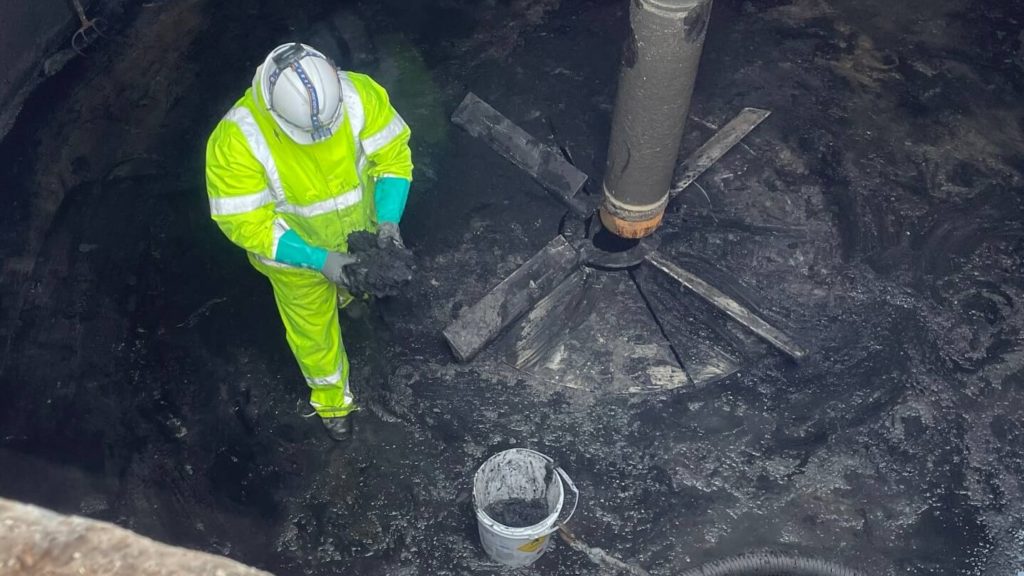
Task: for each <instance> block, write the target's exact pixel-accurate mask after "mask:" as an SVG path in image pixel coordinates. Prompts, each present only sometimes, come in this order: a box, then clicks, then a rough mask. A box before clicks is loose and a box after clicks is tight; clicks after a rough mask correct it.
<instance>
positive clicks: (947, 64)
mask: <svg viewBox="0 0 1024 576" xmlns="http://www.w3.org/2000/svg"><path fill="white" fill-rule="evenodd" d="M128 4H132V3H128ZM628 6H629V4H628V2H622V1H618V0H516V1H514V2H493V1H491V2H464V1H460V0H450V1H445V2H425V1H420V0H381V1H375V2H369V1H359V2H328V1H327V0H291V1H288V2H285V1H283V0H263V1H261V2H215V1H213V0H191V1H184V0H182V1H175V2H163V3H159V4H157V5H154V6H149V7H142V6H136V7H134V8H130V9H128V10H127V12H126V15H125V17H124V18H123V19H122V20H120V21H118V22H116V23H115V25H116V26H117V27H116V31H115V32H114V33H113V34H112V36H113V37H112V38H111V39H110V40H109V41H105V42H101V43H98V44H97V45H95V46H93V47H92V48H91V50H92V51H91V53H90V55H89V57H87V58H77V59H75V60H72V61H71V62H70V63H69V64H68V66H67V67H66V68H65V69H64V70H63V71H61V72H60V73H59V74H57V75H56V76H54V77H52V78H50V79H48V80H47V81H45V82H44V83H43V84H42V85H41V86H40V87H39V88H38V89H37V91H36V92H35V93H34V94H33V95H32V97H31V98H30V99H29V100H28V102H27V104H26V106H25V108H24V110H23V111H22V113H21V115H20V117H19V119H18V122H17V124H16V125H15V126H14V128H13V130H12V131H11V132H10V133H9V134H8V135H7V136H6V138H5V139H4V141H3V142H2V144H0V152H2V154H3V157H4V158H5V159H6V160H5V161H4V162H3V163H2V164H0V185H2V189H3V190H4V194H5V199H6V200H7V201H6V202H5V206H6V207H7V209H6V210H4V211H3V213H2V215H0V219H2V225H0V256H2V259H3V265H2V267H0V302H2V320H0V322H2V324H0V335H2V337H3V340H2V345H3V346H4V353H3V355H2V356H3V357H2V359H0V470H2V472H0V496H3V497H7V498H14V499H19V500H24V501H28V502H33V503H37V504H41V505H44V506H47V507H51V508H54V509H57V510H59V511H62V512H68V513H76V514H82V515H86V516H89V517H93V518H99V519H103V520H109V521H113V522H116V523H118V524H120V525H122V526H126V527H129V528H131V529H133V530H136V531H138V532H140V533H142V534H144V535H147V536H151V537H154V538H157V539H159V540H163V541H166V542H169V543H173V544H179V545H183V546H188V547H192V548H197V549H201V550H206V551H210V552H215V553H218V554H224V555H227V556H229V557H231V558H234V559H238V560H240V561H243V562H245V563H248V564H251V565H254V566H256V567H260V568H264V569H267V570H270V571H272V572H275V573H277V574H296V575H297V574H311V575H328V574H340V573H349V574H367V575H369V574H381V575H384V574H389V575H402V576H415V575H424V576H425V575H444V574H451V575H454V574H496V573H499V571H500V569H499V568H498V567H496V566H495V565H494V564H493V563H492V562H491V561H490V560H489V559H488V558H487V557H486V555H485V554H484V553H483V551H482V550H481V548H480V546H479V541H478V537H477V533H476V531H477V528H476V520H475V518H474V516H473V511H472V505H471V500H472V498H471V496H470V491H471V480H472V477H473V474H474V472H475V471H476V469H477V468H478V467H479V466H480V464H482V463H483V462H484V461H485V460H486V459H487V457H488V456H490V455H491V454H494V453H496V452H498V451H501V450H504V449H507V448H511V447H528V448H531V449H535V450H537V451H540V452H542V453H544V454H546V455H549V456H551V457H552V458H554V459H555V461H556V462H557V463H558V464H559V466H561V467H563V468H564V469H565V470H566V471H567V472H568V473H569V474H570V475H571V476H572V478H573V480H574V481H575V482H576V484H577V486H578V487H579V488H580V491H581V502H580V507H579V510H578V512H577V513H576V515H575V516H574V517H573V520H572V522H571V528H572V530H573V532H574V533H575V534H576V535H577V536H579V537H581V538H582V539H584V540H585V541H586V542H587V543H588V544H589V545H591V546H596V547H600V548H602V549H604V550H606V551H608V552H609V553H610V554H613V555H614V556H616V557H618V558H620V559H622V560H624V561H627V562H629V563H632V564H636V565H639V566H642V567H643V568H644V569H645V570H647V571H649V572H650V573H651V574H654V575H671V574H676V573H679V572H681V571H682V570H684V569H686V568H689V567H692V566H694V565H697V564H699V563H702V562H704V561H709V560H713V559H717V558H721V557H725V556H728V555H732V554H738V553H742V552H747V551H760V550H781V551H785V552H795V553H801V554H807V555H812V556H820V557H824V558H827V559H830V560H834V561H837V562H840V563H842V564H845V565H848V566H853V567H857V568H859V569H861V570H863V571H864V572H866V573H871V574H892V575H896V574H901V575H902V574H912V575H925V574H985V575H988V574H991V575H999V576H1006V575H1010V576H1013V575H1015V574H1017V573H1018V572H1019V571H1021V570H1024V528H1022V527H1024V494H1022V486H1024V424H1022V423H1024V336H1022V329H1024V258H1022V254H1024V195H1022V193H1021V190H1022V189H1024V188H1022V185H1024V107H1022V105H1021V102H1022V101H1024V47H1022V44H1024V37H1022V36H1021V22H1024V6H1022V5H1021V4H1020V3H1019V2H1010V1H1000V2H987V3H979V2H973V1H970V0H928V1H924V0H908V1H906V2H902V3H899V2H891V1H890V2H882V1H879V0H717V1H716V2H715V5H714V8H713V11H712V14H711V22H710V27H709V32H708V38H707V43H706V45H705V49H704V56H703V60H702V64H701V69H700V73H699V76H698V79H697V87H696V92H695V94H694V98H693V105H692V108H691V111H690V115H691V118H690V119H689V121H688V123H687V129H686V135H685V137H684V140H683V149H682V153H683V154H684V155H686V154H689V153H690V152H691V151H693V150H695V149H697V147H699V146H700V144H701V143H703V142H704V141H705V140H707V139H708V138H709V137H710V136H711V135H712V134H714V133H715V131H716V129H717V127H720V126H722V125H724V124H725V123H726V122H728V121H729V119H730V118H732V117H733V116H735V115H736V114H737V113H738V112H739V111H740V110H741V109H742V108H743V107H747V106H751V107H757V108H763V109H767V110H771V111H772V115H771V116H770V117H769V118H768V119H767V120H766V121H765V122H764V123H763V124H762V125H760V126H759V127H758V128H757V129H756V130H754V131H753V132H752V133H751V134H750V135H749V136H748V137H747V138H745V139H744V140H743V142H742V143H741V144H740V145H739V146H737V147H736V148H735V149H733V150H732V151H731V152H730V153H729V154H728V155H727V156H725V157H724V158H723V159H721V160H720V161H719V162H718V163H716V164H715V165H714V166H713V167H711V169H709V170H708V172H706V173H705V174H704V175H703V176H702V177H701V178H700V179H698V180H697V182H696V183H695V184H694V185H692V186H690V187H689V188H687V189H686V190H684V191H683V192H682V193H681V194H680V195H679V196H678V197H677V198H676V199H675V200H674V201H673V202H672V203H671V204H670V206H669V210H668V213H667V214H666V217H665V222H664V224H663V226H662V228H661V230H660V232H659V234H660V239H661V245H660V248H659V250H660V252H661V253H663V254H664V255H666V257H668V258H671V259H672V260H673V261H675V262H678V263H680V264H681V265H684V266H686V267H687V269H689V270H692V271H694V272H695V273H698V274H700V275H701V276H702V277H704V278H707V279H709V280H712V281H714V282H715V284H716V285H717V286H718V287H719V288H721V289H722V290H723V291H725V292H727V293H728V294H729V295H731V296H733V297H735V298H736V299H737V300H739V301H742V302H744V303H745V304H746V305H749V306H750V307H752V308H755V309H756V310H758V311H759V312H760V313H761V314H763V315H764V316H765V317H766V318H768V319H770V320H771V321H772V322H774V323H777V324H778V325H779V326H782V327H784V328H785V329H786V330H787V331H789V332H790V333H792V334H793V335H794V336H795V337H797V338H799V339H800V341H801V342H802V343H803V344H804V345H806V346H807V347H808V348H809V349H810V354H809V358H808V359H807V360H806V361H805V362H803V363H801V364H800V365H796V364H794V363H793V362H792V361H790V360H788V359H786V358H785V357H783V356H781V355H780V354H779V353H778V352H776V351H775V350H773V349H772V348H771V347H770V346H768V345H766V344H765V343H764V342H762V341H761V340H759V339H758V338H757V337H755V336H753V335H752V334H751V333H749V332H748V331H746V330H745V329H744V328H742V327H741V326H739V325H738V324H736V323H734V322H733V321H731V320H729V319H728V318H727V317H726V316H724V315H723V314H721V313H719V312H718V311H716V310H715V309H713V308H709V307H708V306H707V304H706V303H705V302H703V301H702V300H700V299H699V298H697V297H696V296H694V295H692V294H690V293H687V292H685V291H681V290H679V288H678V285H677V284H675V283H674V282H673V281H672V280H671V279H669V278H667V277H665V276H664V275H663V274H661V273H660V272H658V271H657V270H652V269H650V267H649V266H647V265H643V266H640V267H639V268H636V269H633V270H622V271H601V272H598V271H585V272H579V273H578V274H576V275H573V276H571V277H570V279H569V280H568V281H567V282H568V283H567V284H564V285H563V289H560V292H559V294H558V298H559V300H558V301H557V302H556V304H557V305H553V306H549V307H548V313H549V316H547V317H543V318H542V317H538V316H532V317H530V318H527V319H525V320H524V322H523V323H520V324H519V325H517V326H516V327H514V328H513V329H512V330H511V331H509V333H507V334H506V335H504V336H503V337H502V338H500V339H499V340H497V341H496V342H495V343H494V344H493V345H492V346H490V347H489V348H488V349H487V350H485V351H484V352H483V353H482V354H481V355H480V356H479V357H478V358H477V359H476V360H475V361H474V362H472V363H469V364H464V365H463V364H457V363H455V362H454V360H453V359H452V356H451V354H450V352H449V350H448V349H447V347H446V345H445V343H444V340H443V338H442V337H441V331H442V330H443V328H444V327H445V326H446V325H447V324H448V323H449V322H451V321H452V319H453V318H454V317H455V316H456V315H457V314H458V312H459V310H461V309H462V308H463V307H466V306H469V305H472V304H473V303H474V302H476V301H477V299H479V298H480V297H481V296H482V295H483V294H485V293H486V292H487V290H489V289H490V288H491V287H492V286H494V285H495V284H496V283H497V282H498V281H499V280H501V279H502V278H504V277H505V276H507V275H508V274H509V273H511V272H512V271H513V270H515V269H516V268H517V267H518V266H519V265H521V264H522V263H523V262H525V261H526V260H527V259H528V258H530V256H532V255H533V254H534V253H536V252H537V251H538V250H539V249H540V248H541V247H543V246H544V245H545V244H547V243H548V242H549V241H550V240H551V238H552V237H553V236H554V235H555V234H556V233H557V232H558V229H559V224H560V222H561V221H562V217H563V215H564V213H565V210H564V208H562V207H561V206H560V205H559V204H558V203H557V202H556V201H554V200H553V199H552V198H551V197H550V195H549V194H548V193H547V192H545V191H544V190H543V189H542V188H540V187H539V186H538V185H537V184H536V183H534V182H533V181H532V180H531V179H530V178H529V177H528V176H526V175H525V174H524V173H522V172H521V171H520V170H519V169H517V168H516V167H515V166H513V165H512V164H510V163H509V162H507V161H506V160H504V159H502V158H501V157H500V156H498V155H497V154H495V153H494V152H493V151H492V150H490V149H489V148H488V147H487V146H486V145H484V144H483V143H482V142H480V141H479V140H476V139H474V138H473V137H471V136H469V135H467V134H466V133H464V132H462V131H460V130H459V129H458V128H456V127H454V126H452V125H451V124H450V122H449V120H448V117H449V115H450V114H451V112H452V111H453V110H454V109H455V107H456V106H457V105H458V103H459V102H460V101H461V100H462V98H463V97H464V96H465V94H466V92H468V91H472V92H473V93H475V94H477V95H478V96H479V97H480V98H482V99H484V100H485V101H487V102H488V103H489V104H490V105H491V106H493V107H494V108H495V109H497V110H499V111H501V112H502V113H503V114H504V115H506V116H507V117H508V118H509V119H511V120H512V121H514V122H515V123H516V124H518V125H519V126H520V127H522V128H523V129H524V130H526V131H528V132H529V133H530V134H532V135H533V136H534V137H536V138H538V139H539V140H541V141H543V142H546V143H548V144H551V145H554V146H560V147H562V148H564V149H565V150H566V151H567V153H568V154H569V155H571V157H572V159H573V161H574V163H575V164H576V165H577V166H578V167H579V169H580V170H583V171H584V172H586V173H587V174H589V175H590V177H591V179H590V182H589V183H588V185H587V188H588V190H589V191H590V193H592V194H594V193H597V192H598V191H600V189H601V176H602V172H603V169H604V162H605V154H606V150H607V145H608V133H609V128H610V124H611V111H612V107H613V104H614V96H615V86H616V77H617V68H618V62H619V53H620V48H621V46H622V44H623V43H624V42H625V41H626V40H627V38H628V19H627V12H628ZM292 39H306V40H309V42H310V43H314V44H320V45H322V46H324V47H325V48H324V49H325V50H328V51H331V52H332V53H333V54H335V56H336V57H337V58H339V60H340V61H341V62H342V65H343V67H346V68H350V69H354V70H357V71H360V72H365V73H368V74H370V75H371V76H373V77H374V78H375V79H376V80H378V81H379V82H380V83H381V84H382V85H384V86H385V87H386V88H387V89H388V91H389V93H390V96H391V99H392V102H393V103H394V105H395V107H396V108H397V109H398V110H399V111H400V112H401V114H402V116H403V117H404V118H405V120H406V122H407V123H408V124H409V125H410V126H411V127H412V131H413V140H412V147H413V154H414V162H415V164H416V170H415V173H414V182H413V185H412V195H411V197H410V200H409V205H408V209H407V211H406V216H405V218H404V219H403V222H402V231H403V235H404V238H405V241H406V244H407V246H408V247H409V248H410V249H411V250H412V251H413V252H414V253H415V256H416V277H415V278H414V280H413V282H412V283H411V284H410V285H409V286H408V287H407V288H405V289H404V291H403V293H402V294H400V295H399V296H396V297H392V298H388V299H382V300H379V301H376V302H374V303H372V304H370V305H369V306H359V307H357V309H353V310H350V311H347V312H345V313H343V314H342V315H341V316H342V318H341V322H342V331H343V336H344V339H345V344H346V347H347V349H348V352H349V356H350V359H351V362H352V376H351V382H352V386H353V388H354V390H355V392H356V395H357V397H358V398H359V399H360V402H361V403H362V405H363V408H364V409H363V410H361V411H360V412H358V413H357V414H356V416H355V418H356V423H355V426H356V427H355V432H354V438H353V440H352V442H351V443H350V444H346V445H336V444H334V443H332V442H331V441H330V440H329V439H328V438H327V437H326V435H325V434H324V432H323V430H322V426H321V425H320V423H319V422H316V421H315V419H307V418H304V417H303V416H304V415H306V414H308V413H309V411H310V410H309V408H308V405H307V404H306V403H305V399H306V389H305V384H304V383H303V380H302V377H301V374H300V373H299V371H298V369H297V366H296V365H295V363H294V360H293V359H292V357H291V354H290V352H289V350H288V348H287V345H286V343H285V340H284V332H283V329H282V328H281V324H280V320H279V318H278V316H277V311H276V309H275V305H274V300H273V295H272V293H271V290H270V286H269V285H268V283H267V282H266V280H265V279H264V278H263V277H262V276H260V275H259V274H258V273H257V272H255V271H254V270H253V269H252V268H251V267H250V265H249V264H248V262H247V261H246V259H245V257H244V255H243V254H242V253H241V252H240V251H239V250H238V249H236V248H235V247H233V246H231V245H230V244H229V243H228V241H227V240H226V239H225V238H224V237H223V236H222V235H221V234H220V232H219V231H218V230H217V229H216V227H215V225H214V224H213V223H212V222H211V221H210V219H209V208H208V203H207V199H206V195H205V187H204V174H203V154H204V148H205V143H206V138H207V136H208V135H209V132H210V131H211V130H212V128H213V126H214V125H215V124H216V122H217V121H218V120H219V118H220V117H221V116H222V115H223V114H224V113H225V112H226V111H227V110H228V109H229V108H230V107H231V105H232V104H233V103H234V101H235V100H237V98H238V97H239V96H240V95H241V94H242V92H243V91H244V90H245V89H246V87H248V86H249V85H250V83H251V80H252V75H253V71H254V69H255V67H256V66H257V65H258V64H259V63H261V62H262V60H263V58H264V57H265V55H266V53H267V51H268V50H269V49H271V48H272V47H274V46H276V45H278V44H280V43H282V42H285V41H289V40H292ZM637 285H639V286H640V287H641V288H642V290H643V294H644V296H645V299H640V298H638V297H637V289H636V287H637ZM652 310H653V311H654V313H655V314H657V315H658V319H659V323H655V321H654V320H653V317H652V312H651V311H652ZM659 324H660V325H659ZM539 331H543V332H544V334H538V332H539ZM681 363H682V366H681ZM597 571H598V569H597V568H596V567H595V566H593V565H592V564H590V562H589V561H588V560H587V558H585V557H584V556H583V555H581V554H580V553H578V552H576V551H573V550H571V549H569V548H568V547H567V546H565V545H564V544H562V543H561V542H555V543H554V544H553V546H552V548H551V549H550V550H549V551H548V552H547V553H546V554H545V555H544V556H543V558H541V560H539V561H538V562H537V563H536V564H535V565H534V566H532V567H530V568H528V569H525V570H523V571H522V573H524V574H538V575H539V574H558V575H586V574H595V573H597Z"/></svg>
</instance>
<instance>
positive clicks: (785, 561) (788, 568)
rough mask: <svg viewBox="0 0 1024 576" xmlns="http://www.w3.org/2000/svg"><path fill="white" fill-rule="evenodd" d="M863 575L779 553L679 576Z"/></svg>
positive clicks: (707, 566) (738, 559) (743, 556)
mask: <svg viewBox="0 0 1024 576" xmlns="http://www.w3.org/2000/svg"><path fill="white" fill-rule="evenodd" d="M754 575H756V576H864V575H863V574H862V573H861V572H859V571H857V570H853V569H851V568H847V567H846V566H841V565H839V564H836V563H835V562H829V561H827V560H819V559H817V558H806V557H803V556H793V555H789V554H782V553H779V552H757V553H751V554H741V555H739V556H733V557H731V558H723V559H722V560H715V561H713V562H708V563H707V564H702V565H700V566H697V567H696V568H690V569H689V570H686V571H685V572H681V573H679V574H678V575H677V576H754Z"/></svg>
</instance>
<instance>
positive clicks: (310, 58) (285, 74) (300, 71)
mask: <svg viewBox="0 0 1024 576" xmlns="http://www.w3.org/2000/svg"><path fill="white" fill-rule="evenodd" d="M253 91H254V92H256V93H258V94H259V95H260V97H261V98H262V100H263V105H264V106H266V107H267V109H268V110H269V111H270V115H271V116H273V118H274V121H275V122H277V125H278V126H280V127H281V130H283V131H284V132H285V134H287V135H288V137H289V138H291V139H292V140H294V141H295V142H297V143H299V144H313V143H315V142H320V141H322V140H326V139H327V138H330V137H331V135H332V134H333V133H334V131H335V130H337V129H338V126H340V125H341V122H342V119H343V118H344V115H345V114H344V106H342V102H341V79H340V78H339V77H338V69H337V67H335V65H334V62H331V59H330V58H328V57H327V56H324V55H323V53H321V52H319V51H317V50H315V49H313V48H311V47H309V46H306V45H305V44H299V43H298V42H292V43H290V44H282V45H281V46H278V47H277V48H274V49H273V50H272V51H271V52H270V54H269V55H268V56H267V59H266V60H265V61H264V62H263V65H262V66H260V67H259V68H257V69H256V76H255V77H254V78H253Z"/></svg>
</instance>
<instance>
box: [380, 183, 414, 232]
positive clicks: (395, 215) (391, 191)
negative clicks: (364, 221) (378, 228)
mask: <svg viewBox="0 0 1024 576" xmlns="http://www.w3.org/2000/svg"><path fill="white" fill-rule="evenodd" d="M408 199H409V181H408V180H406V179H405V178H395V177H394V176H385V177H383V178H381V179H380V180H377V185H376V187H375V188H374V191H373V201H374V203H375V205H376V206H377V223H379V224H382V223H384V222H394V223H395V224H398V222H399V221H400V220H401V219H402V213H403V212H405V202H406V200H408Z"/></svg>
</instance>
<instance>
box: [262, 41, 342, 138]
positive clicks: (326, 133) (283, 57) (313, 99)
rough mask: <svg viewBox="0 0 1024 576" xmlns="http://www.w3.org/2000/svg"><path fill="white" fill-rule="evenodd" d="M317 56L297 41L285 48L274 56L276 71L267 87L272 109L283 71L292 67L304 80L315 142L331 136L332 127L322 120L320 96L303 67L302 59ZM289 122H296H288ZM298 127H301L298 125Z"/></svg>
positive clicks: (300, 78) (301, 80) (271, 75)
mask: <svg viewBox="0 0 1024 576" xmlns="http://www.w3.org/2000/svg"><path fill="white" fill-rule="evenodd" d="M307 56H309V57H311V58H317V57H318V55H316V54H313V53H311V52H309V51H307V50H306V49H305V48H303V46H302V44H299V43H297V42H296V43H295V44H292V45H291V46H289V47H287V48H285V49H284V50H282V51H281V53H280V54H277V55H275V56H274V67H275V69H274V71H273V72H272V73H271V74H270V78H269V79H268V82H269V86H268V87H267V93H268V94H269V95H270V102H268V104H269V106H270V108H271V110H273V108H274V102H273V99H274V86H275V85H276V84H277V80H278V78H280V76H281V73H282V72H284V71H285V70H288V69H291V70H293V71H294V72H295V75H296V76H298V78H299V81H300V82H302V85H303V87H305V89H306V94H307V95H308V96H309V122H310V127H311V128H312V132H311V137H312V138H313V141H314V142H319V141H320V140H325V139H327V138H330V137H331V129H330V127H329V126H324V124H323V122H322V121H321V120H320V96H319V95H318V94H317V91H316V87H315V86H313V81H312V80H310V79H309V74H307V73H306V69H305V68H303V67H302V64H301V63H300V61H301V60H302V59H303V58H305V57H307ZM282 119H283V120H284V121H285V122H288V119H287V118H284V117H282ZM288 123H289V124H292V125H293V126H294V124H293V123H292V122H288ZM296 127H297V128H301V127H299V126H296Z"/></svg>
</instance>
